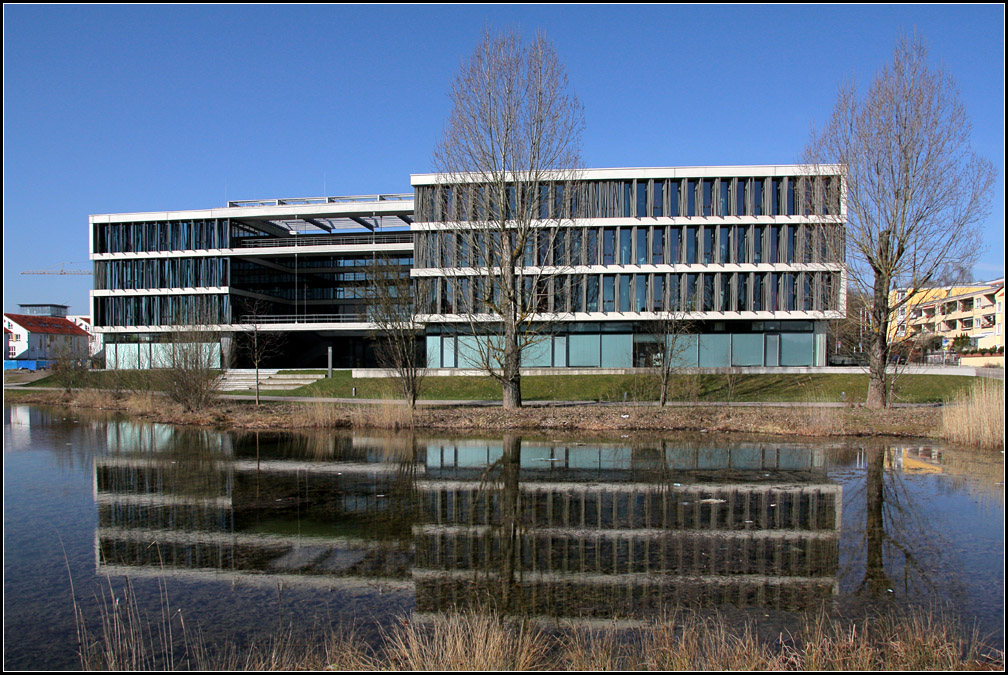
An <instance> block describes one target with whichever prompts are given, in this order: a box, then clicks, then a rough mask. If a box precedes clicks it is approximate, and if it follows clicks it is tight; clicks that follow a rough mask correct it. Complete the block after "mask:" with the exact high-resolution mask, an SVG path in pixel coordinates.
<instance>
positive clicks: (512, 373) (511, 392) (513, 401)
mask: <svg viewBox="0 0 1008 675" xmlns="http://www.w3.org/2000/svg"><path fill="white" fill-rule="evenodd" d="M503 371H504V372H503V373H502V375H503V377H502V378H501V380H502V381H501V384H502V385H503V388H504V392H503V398H504V409H505V410H515V409H517V408H521V407H522V396H521V351H520V350H519V348H518V334H517V330H515V328H514V327H513V326H509V327H508V329H507V332H506V334H505V336H504V368H503Z"/></svg>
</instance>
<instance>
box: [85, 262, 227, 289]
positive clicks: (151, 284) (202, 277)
mask: <svg viewBox="0 0 1008 675" xmlns="http://www.w3.org/2000/svg"><path fill="white" fill-rule="evenodd" d="M228 267H229V265H228V260H227V258H158V259H147V260H98V261H96V262H95V264H94V287H95V289H96V290H121V289H141V288H197V287H207V286H227V285H228V276H229V275H228Z"/></svg>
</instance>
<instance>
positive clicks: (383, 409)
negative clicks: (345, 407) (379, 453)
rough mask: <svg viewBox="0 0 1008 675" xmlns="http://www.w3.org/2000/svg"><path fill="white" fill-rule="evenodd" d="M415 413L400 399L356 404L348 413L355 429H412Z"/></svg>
mask: <svg viewBox="0 0 1008 675" xmlns="http://www.w3.org/2000/svg"><path fill="white" fill-rule="evenodd" d="M415 413H416V411H415V410H413V409H412V408H410V407H409V405H407V404H406V403H403V402H401V401H382V402H381V403H372V404H368V405H360V406H357V407H356V408H354V409H353V410H352V411H351V413H350V421H351V425H352V426H353V427H354V428H355V429H393V430H399V429H412V428H413V427H414V425H415V424H416V414H415Z"/></svg>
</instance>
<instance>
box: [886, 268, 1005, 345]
mask: <svg viewBox="0 0 1008 675" xmlns="http://www.w3.org/2000/svg"><path fill="white" fill-rule="evenodd" d="M909 293H910V291H909V290H908V289H896V290H895V291H893V299H894V300H900V299H902V298H904V297H906V296H907V294H909ZM890 330H891V337H894V338H896V339H899V340H902V339H905V338H918V337H923V336H926V335H928V334H931V335H935V336H938V337H940V338H942V344H943V346H944V347H948V346H949V345H951V343H952V341H953V340H954V339H955V338H957V337H959V336H962V335H965V336H967V337H968V338H969V339H970V342H971V344H972V346H973V347H974V348H976V349H992V348H993V349H997V348H999V347H1000V348H1002V349H1003V348H1004V346H1005V335H1004V279H997V280H995V281H990V282H985V283H975V284H965V285H958V286H944V287H935V288H922V289H919V290H918V291H917V292H916V293H915V294H913V297H911V298H910V301H909V302H908V303H907V304H906V305H904V306H903V307H902V308H901V309H900V310H899V312H898V314H897V316H896V321H894V322H893V324H892V326H891V329H890Z"/></svg>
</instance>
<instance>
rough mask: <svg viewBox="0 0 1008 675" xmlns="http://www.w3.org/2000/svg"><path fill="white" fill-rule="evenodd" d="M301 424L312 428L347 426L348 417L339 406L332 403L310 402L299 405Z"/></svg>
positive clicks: (298, 413)
mask: <svg viewBox="0 0 1008 675" xmlns="http://www.w3.org/2000/svg"><path fill="white" fill-rule="evenodd" d="M297 415H298V417H299V421H300V423H301V424H300V426H304V427H309V428H312V429H332V428H336V427H340V426H345V423H346V417H345V414H344V412H343V410H342V409H340V407H339V406H337V405H335V404H332V403H309V404H306V405H302V406H298V407H297Z"/></svg>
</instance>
